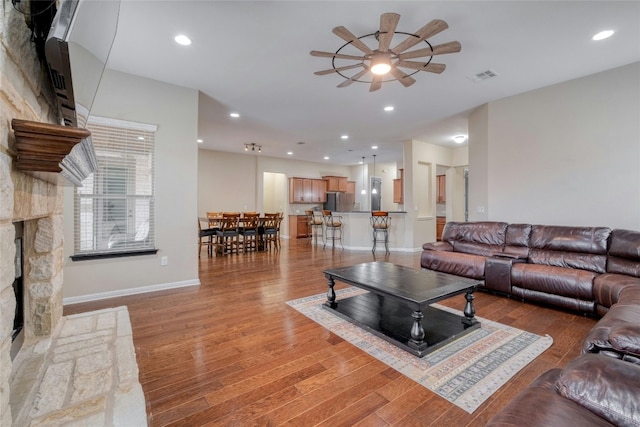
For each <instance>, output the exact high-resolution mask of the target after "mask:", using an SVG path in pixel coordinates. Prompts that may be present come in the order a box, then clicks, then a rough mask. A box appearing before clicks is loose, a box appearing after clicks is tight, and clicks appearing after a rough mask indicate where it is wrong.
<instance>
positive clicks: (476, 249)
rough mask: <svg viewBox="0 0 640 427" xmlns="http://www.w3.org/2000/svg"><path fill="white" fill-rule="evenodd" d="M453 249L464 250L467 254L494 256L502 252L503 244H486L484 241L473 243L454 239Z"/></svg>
mask: <svg viewBox="0 0 640 427" xmlns="http://www.w3.org/2000/svg"><path fill="white" fill-rule="evenodd" d="M453 250H454V251H455V252H464V253H466V254H472V255H481V256H493V255H496V254H500V253H502V246H501V245H485V244H483V243H472V242H464V241H453Z"/></svg>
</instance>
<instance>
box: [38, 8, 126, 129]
mask: <svg viewBox="0 0 640 427" xmlns="http://www.w3.org/2000/svg"><path fill="white" fill-rule="evenodd" d="M119 13H120V1H119V0H62V1H60V3H59V8H58V10H57V11H56V14H55V16H54V18H53V21H52V22H51V28H50V30H49V35H48V37H47V40H46V41H45V58H46V61H47V65H48V67H49V74H50V76H51V80H52V82H53V86H54V89H55V92H56V97H57V101H58V109H59V112H60V115H61V117H62V120H63V121H64V124H65V125H66V126H76V127H84V126H85V124H86V120H87V117H88V115H89V113H90V112H91V106H92V105H93V100H94V98H95V95H96V92H97V91H98V86H99V84H100V80H101V78H102V74H103V72H104V69H105V66H106V63H107V59H108V58H109V52H110V51H111V46H112V45H113V41H114V39H115V35H116V31H117V28H118V15H119Z"/></svg>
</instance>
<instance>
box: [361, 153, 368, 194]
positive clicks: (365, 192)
mask: <svg viewBox="0 0 640 427" xmlns="http://www.w3.org/2000/svg"><path fill="white" fill-rule="evenodd" d="M360 194H367V190H365V189H364V156H362V191H360Z"/></svg>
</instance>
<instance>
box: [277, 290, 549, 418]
mask: <svg viewBox="0 0 640 427" xmlns="http://www.w3.org/2000/svg"><path fill="white" fill-rule="evenodd" d="M364 292H367V291H365V290H362V289H357V288H347V289H341V290H338V291H336V295H337V298H336V301H337V302H338V303H339V302H340V299H343V298H348V297H350V296H355V295H358V294H361V293H364ZM325 301H326V294H319V295H313V296H310V297H305V298H300V299H297V300H293V301H288V302H287V304H288V305H289V306H291V307H293V308H295V309H296V310H298V311H299V312H300V313H302V314H304V315H305V316H307V317H308V318H310V319H311V320H313V321H315V322H317V323H318V324H320V325H322V326H324V327H325V328H327V329H328V330H330V331H331V332H333V333H335V334H336V335H338V336H340V337H341V338H343V339H344V340H346V341H348V342H350V343H351V344H353V345H355V346H356V347H358V348H360V349H362V350H363V351H365V352H367V353H369V354H370V355H371V356H373V357H375V358H376V359H378V360H380V361H382V362H384V363H385V364H387V365H388V366H390V367H392V368H394V369H395V370H397V371H398V372H400V373H402V374H403V375H405V376H407V377H409V378H411V379H412V380H414V381H416V382H417V383H418V384H421V385H423V386H424V387H426V388H427V389H429V390H431V391H433V392H434V393H436V394H438V395H440V396H442V397H443V398H445V399H447V400H448V401H449V402H451V403H453V404H454V405H456V406H458V407H460V408H461V409H463V410H465V411H467V412H468V413H473V411H475V410H476V409H477V408H478V407H479V406H480V405H481V404H482V403H483V402H484V401H485V400H487V399H488V398H489V397H490V396H491V395H492V394H493V393H494V392H495V391H496V390H498V389H499V388H500V387H501V386H502V385H503V384H505V383H506V382H507V381H508V380H509V379H510V378H512V377H513V376H514V375H515V374H516V373H518V371H520V370H521V369H522V368H524V367H525V366H526V365H527V364H528V363H529V362H531V361H532V360H534V359H535V358H536V357H538V356H539V355H540V354H542V353H543V352H544V351H545V350H546V349H547V348H549V347H550V346H551V344H552V343H553V339H552V338H551V337H550V336H548V335H547V336H539V335H536V334H532V333H529V332H526V331H523V330H520V329H517V328H513V327H510V326H506V325H502V324H500V323H497V322H493V321H491V320H487V319H483V318H481V317H477V319H478V320H479V321H480V322H481V324H482V327H481V328H480V329H477V330H475V331H473V332H471V333H469V334H467V335H465V336H463V337H461V338H459V339H457V340H455V341H453V342H451V343H449V344H447V345H445V346H443V347H441V348H439V349H438V350H435V351H434V352H433V353H430V354H428V355H426V356H424V357H423V358H418V357H416V356H414V355H412V354H410V353H408V352H406V351H404V350H402V349H400V348H398V347H396V346H394V345H392V344H390V343H388V342H387V341H385V340H383V339H381V338H379V337H377V336H375V335H373V334H371V333H369V332H367V331H365V330H364V329H362V328H360V327H358V326H356V325H354V324H352V323H350V322H348V321H346V320H344V319H342V318H341V317H339V316H337V315H336V314H334V313H332V312H331V311H329V310H326V309H324V308H322V304H324V302H325ZM433 306H434V307H437V308H439V309H441V310H446V311H449V312H452V313H456V314H459V315H461V316H462V313H461V312H459V311H457V310H453V309H450V308H448V307H444V306H441V305H439V304H434V305H433Z"/></svg>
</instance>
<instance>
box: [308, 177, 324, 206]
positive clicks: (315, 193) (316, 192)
mask: <svg viewBox="0 0 640 427" xmlns="http://www.w3.org/2000/svg"><path fill="white" fill-rule="evenodd" d="M311 184H312V191H311V196H312V199H313V201H314V202H316V203H325V202H326V201H327V181H325V180H324V179H313V180H312V183H311Z"/></svg>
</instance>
